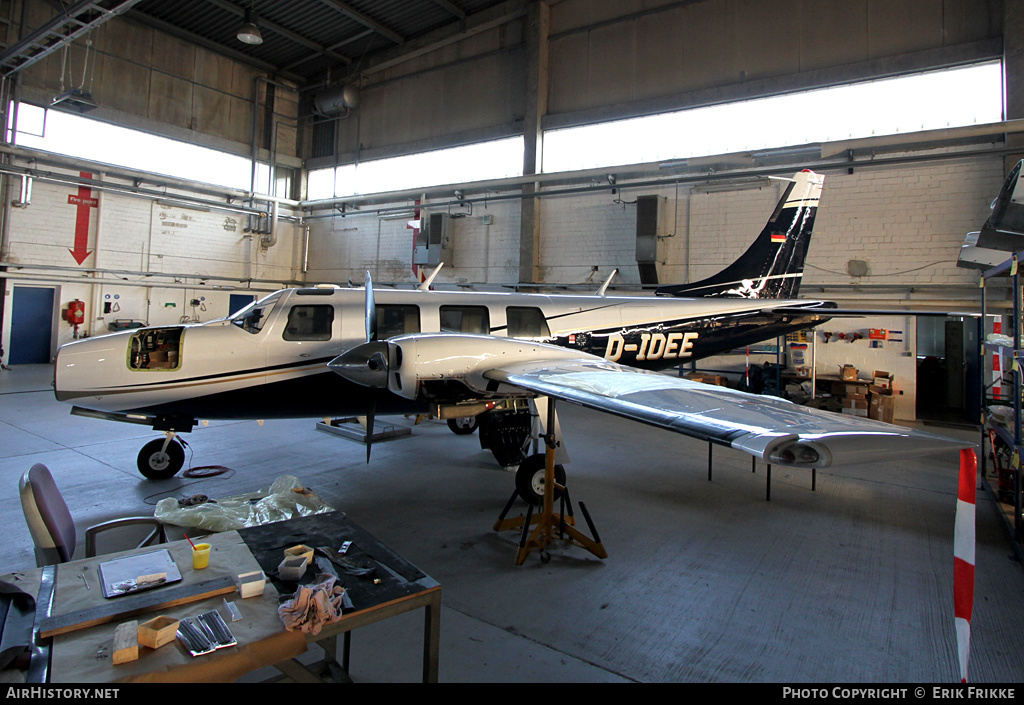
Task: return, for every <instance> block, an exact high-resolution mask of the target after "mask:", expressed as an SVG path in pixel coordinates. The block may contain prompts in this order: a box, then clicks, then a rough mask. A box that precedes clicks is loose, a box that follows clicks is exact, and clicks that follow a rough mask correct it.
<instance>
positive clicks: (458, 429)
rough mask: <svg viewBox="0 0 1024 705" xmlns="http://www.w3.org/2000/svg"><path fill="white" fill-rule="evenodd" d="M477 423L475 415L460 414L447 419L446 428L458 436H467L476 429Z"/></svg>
mask: <svg viewBox="0 0 1024 705" xmlns="http://www.w3.org/2000/svg"><path fill="white" fill-rule="evenodd" d="M478 425H479V424H478V423H477V419H476V417H475V416H462V417H459V418H457V419H448V428H450V429H451V431H452V433H454V434H456V435H458V436H468V435H469V434H471V433H473V431H475V430H476V427H477V426H478Z"/></svg>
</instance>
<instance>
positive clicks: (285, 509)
mask: <svg viewBox="0 0 1024 705" xmlns="http://www.w3.org/2000/svg"><path fill="white" fill-rule="evenodd" d="M332 511H334V508H333V507H331V506H329V505H327V504H325V503H324V501H323V500H322V499H320V498H319V497H317V496H316V495H315V494H313V492H311V491H310V490H308V489H306V488H305V487H304V486H303V484H302V483H301V482H299V480H298V478H296V477H292V476H291V475H282V476H281V477H279V478H277V479H276V480H275V481H274V484H273V485H271V487H270V489H269V490H261V491H259V492H249V493H247V494H242V495H237V496H235V497H227V498H226V499H218V500H216V502H206V503H203V504H197V505H194V506H191V507H182V506H180V505H179V504H178V500H177V499H175V498H173V497H168V498H167V499H162V500H160V501H159V502H157V504H156V509H155V510H154V516H155V517H156V518H157V519H159V520H160V521H162V522H163V523H165V524H174V525H175V526H186V527H197V528H199V529H204V530H206V531H211V532H217V531H233V530H235V529H242V528H245V527H247V526H260V525H261V524H270V523H273V522H275V521H285V520H286V519H293V518H295V517H303V516H309V515H311V514H324V513H326V512H332Z"/></svg>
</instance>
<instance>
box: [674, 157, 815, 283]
mask: <svg viewBox="0 0 1024 705" xmlns="http://www.w3.org/2000/svg"><path fill="white" fill-rule="evenodd" d="M823 181H824V177H823V176H821V175H820V174H815V173H814V172H813V171H808V170H804V171H801V172H800V173H798V174H796V175H795V176H794V177H793V179H792V181H791V182H790V183H789V184H788V185H787V186H786V190H785V192H784V193H783V194H782V198H781V199H779V204H778V205H777V206H776V207H775V212H774V213H772V217H771V218H769V219H768V223H767V224H766V225H765V226H764V230H762V231H761V234H760V235H759V236H758V237H757V239H756V240H754V243H753V244H752V245H751V246H750V247H749V248H747V251H746V252H744V253H743V255H742V256H740V258H739V259H737V260H736V261H735V262H733V263H732V264H730V265H729V266H728V267H726V268H725V269H723V270H722V271H721V272H719V273H718V274H716V275H714V276H712V277H708V278H707V279H703V280H701V281H697V282H691V283H689V284H675V285H670V286H662V287H659V288H658V289H657V290H656V291H655V293H656V294H658V295H660V296H692V297H709V296H715V297H728V298H743V299H791V298H795V297H796V295H797V292H799V290H800V280H801V279H802V278H803V271H804V258H805V257H806V256H807V247H808V245H810V244H811V232H812V230H813V229H814V216H815V214H816V213H817V211H818V200H819V199H820V198H821V185H822V182H823Z"/></svg>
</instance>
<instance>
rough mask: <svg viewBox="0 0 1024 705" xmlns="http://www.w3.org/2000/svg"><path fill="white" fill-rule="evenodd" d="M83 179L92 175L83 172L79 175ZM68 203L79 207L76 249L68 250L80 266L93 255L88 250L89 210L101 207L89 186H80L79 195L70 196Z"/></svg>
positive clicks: (76, 222)
mask: <svg viewBox="0 0 1024 705" xmlns="http://www.w3.org/2000/svg"><path fill="white" fill-rule="evenodd" d="M79 175H80V176H81V177H82V178H83V179H91V178H92V174H90V173H89V172H87V171H83V172H81V173H80V174H79ZM68 203H70V204H71V205H74V206H77V207H78V213H77V214H76V215H75V249H73V250H68V252H70V253H71V256H72V257H74V258H75V261H76V262H78V264H81V263H82V262H84V261H85V258H86V257H88V256H89V255H91V254H92V250H87V249H86V248H87V247H88V246H89V209H90V208H95V207H97V206H99V200H98V199H95V198H93V197H92V189H91V188H89V187H88V186H79V187H78V195H77V196H76V195H75V194H68Z"/></svg>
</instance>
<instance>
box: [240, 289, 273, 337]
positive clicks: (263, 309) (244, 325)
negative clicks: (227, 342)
mask: <svg viewBox="0 0 1024 705" xmlns="http://www.w3.org/2000/svg"><path fill="white" fill-rule="evenodd" d="M283 295H284V292H283V291H278V292H276V293H274V294H271V295H270V296H264V297H263V298H262V299H260V300H259V301H254V302H253V303H251V304H249V305H248V306H246V307H245V308H243V309H242V310H241V311H238V312H237V313H234V314H232V315H231V316H230V317H229V318H228V320H229V321H231V322H232V323H234V324H235V325H236V326H238V327H239V328H241V329H242V330H244V331H245V332H247V333H254V334H255V333H259V332H260V331H261V330H263V326H264V324H265V323H266V322H267V320H268V319H269V318H270V312H271V311H273V310H274V305H275V304H276V303H277V302H278V301H280V300H281V297H282V296H283Z"/></svg>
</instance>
